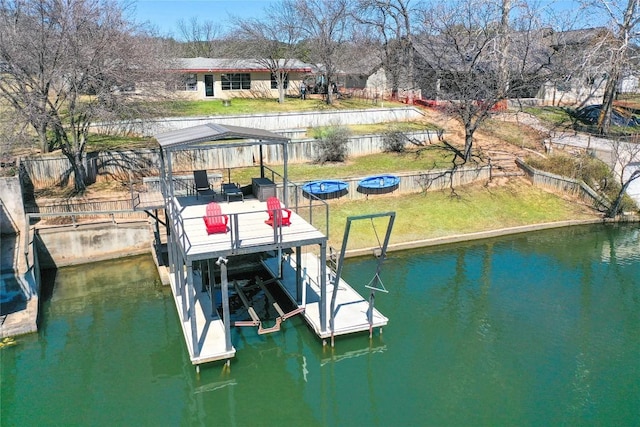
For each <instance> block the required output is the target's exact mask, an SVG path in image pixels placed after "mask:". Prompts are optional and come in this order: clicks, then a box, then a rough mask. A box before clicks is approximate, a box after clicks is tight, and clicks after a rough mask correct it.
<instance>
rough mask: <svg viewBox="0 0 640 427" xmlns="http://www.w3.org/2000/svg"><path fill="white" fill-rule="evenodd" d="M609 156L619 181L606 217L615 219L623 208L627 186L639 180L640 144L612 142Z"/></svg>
mask: <svg viewBox="0 0 640 427" xmlns="http://www.w3.org/2000/svg"><path fill="white" fill-rule="evenodd" d="M611 155H612V159H613V164H614V165H613V170H614V174H617V175H618V177H619V179H620V181H619V183H620V191H619V192H618V194H617V196H616V198H615V199H614V201H613V203H611V208H610V209H609V211H608V212H607V217H609V218H615V217H616V216H617V215H618V214H619V213H620V211H621V210H622V208H623V201H624V196H625V194H626V192H627V190H628V189H629V186H630V185H631V184H632V183H633V182H634V181H636V180H637V179H640V143H638V142H637V141H635V142H622V141H612V142H611Z"/></svg>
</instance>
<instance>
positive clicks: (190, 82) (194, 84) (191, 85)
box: [184, 74, 198, 90]
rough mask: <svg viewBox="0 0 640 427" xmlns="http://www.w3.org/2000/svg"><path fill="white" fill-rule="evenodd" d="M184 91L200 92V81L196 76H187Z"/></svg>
mask: <svg viewBox="0 0 640 427" xmlns="http://www.w3.org/2000/svg"><path fill="white" fill-rule="evenodd" d="M184 90H198V79H197V78H196V75H195V74H185V76H184Z"/></svg>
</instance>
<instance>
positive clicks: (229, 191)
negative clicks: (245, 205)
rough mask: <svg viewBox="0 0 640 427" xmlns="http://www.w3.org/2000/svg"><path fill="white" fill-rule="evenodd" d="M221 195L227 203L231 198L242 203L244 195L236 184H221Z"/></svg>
mask: <svg viewBox="0 0 640 427" xmlns="http://www.w3.org/2000/svg"><path fill="white" fill-rule="evenodd" d="M222 194H224V196H225V197H226V198H227V202H229V199H230V198H231V197H240V199H242V201H243V202H244V194H243V193H242V189H241V188H240V186H239V185H238V184H233V183H228V184H222Z"/></svg>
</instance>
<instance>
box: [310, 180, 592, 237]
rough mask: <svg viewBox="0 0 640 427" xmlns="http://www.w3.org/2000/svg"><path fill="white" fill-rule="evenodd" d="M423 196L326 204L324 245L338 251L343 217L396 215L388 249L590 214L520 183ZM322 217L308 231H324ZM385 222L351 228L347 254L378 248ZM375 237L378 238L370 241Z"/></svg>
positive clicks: (579, 207)
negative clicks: (327, 240) (409, 243)
mask: <svg viewBox="0 0 640 427" xmlns="http://www.w3.org/2000/svg"><path fill="white" fill-rule="evenodd" d="M456 193H457V196H452V195H451V193H450V191H448V190H445V191H434V192H428V193H427V194H411V195H406V194H404V195H401V196H400V195H398V196H394V195H386V196H370V197H369V199H368V200H358V201H345V202H343V201H340V200H336V201H332V202H330V219H329V225H330V229H329V244H330V245H332V246H334V247H339V246H340V244H341V241H342V237H343V234H344V227H345V224H346V218H347V217H348V216H355V215H364V214H369V213H379V212H388V211H395V212H396V220H395V224H394V228H393V232H392V235H391V240H390V243H402V242H411V241H416V240H424V239H430V238H438V237H444V236H451V235H456V234H464V233H473V232H478V231H488V230H495V229H499V228H504V227H515V226H522V225H530V224H538V223H545V222H553V221H563V220H578V219H594V218H596V217H597V215H596V214H595V213H594V212H593V211H592V210H590V209H588V208H586V207H584V206H582V205H578V204H575V203H572V202H570V201H567V200H564V199H562V198H560V197H558V196H556V195H554V194H551V193H547V192H545V191H543V190H541V189H539V188H536V187H533V186H531V185H529V184H528V183H527V182H526V181H524V180H517V181H511V183H510V184H507V185H505V186H500V187H494V188H488V187H485V186H483V185H481V184H477V185H471V186H468V187H464V188H462V187H461V188H458V189H457V190H456ZM323 218H324V217H323V216H321V215H317V216H316V217H315V219H314V225H316V226H318V228H319V229H321V230H325V227H326V226H325V224H324V220H323ZM386 223H387V219H386V218H380V219H376V220H374V221H373V224H374V225H375V231H374V228H373V227H372V222H371V221H356V222H354V223H353V224H352V228H351V234H350V238H349V245H348V249H359V248H366V247H375V246H378V238H379V239H380V241H381V242H382V239H383V237H384V231H385V227H386ZM376 232H377V234H378V238H377V237H376Z"/></svg>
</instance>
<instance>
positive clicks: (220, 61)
mask: <svg viewBox="0 0 640 427" xmlns="http://www.w3.org/2000/svg"><path fill="white" fill-rule="evenodd" d="M269 63H270V61H269ZM278 63H279V64H280V66H281V67H283V68H285V69H287V70H289V71H298V72H301V73H308V72H311V67H312V66H311V65H310V64H307V63H306V62H302V61H300V60H298V59H278ZM172 67H173V68H175V69H178V70H181V71H186V72H189V71H209V72H213V71H219V72H233V71H235V72H239V71H264V72H268V71H269V67H268V66H267V61H266V60H262V61H261V60H258V59H240V58H237V59H233V58H202V57H198V58H176V59H175V60H174V63H173V65H172Z"/></svg>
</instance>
